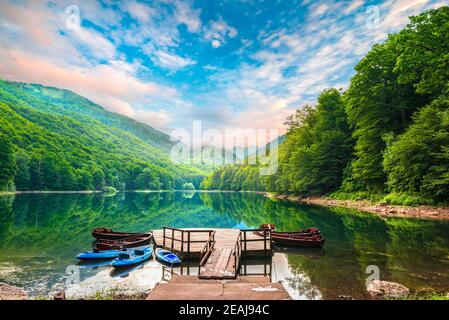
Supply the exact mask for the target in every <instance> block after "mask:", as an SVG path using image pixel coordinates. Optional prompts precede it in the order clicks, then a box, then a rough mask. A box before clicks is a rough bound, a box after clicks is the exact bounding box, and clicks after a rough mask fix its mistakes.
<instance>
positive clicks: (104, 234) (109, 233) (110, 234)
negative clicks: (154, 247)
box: [92, 228, 148, 240]
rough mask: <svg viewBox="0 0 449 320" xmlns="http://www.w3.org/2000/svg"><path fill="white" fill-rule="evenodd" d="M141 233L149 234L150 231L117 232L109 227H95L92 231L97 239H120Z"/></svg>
mask: <svg viewBox="0 0 449 320" xmlns="http://www.w3.org/2000/svg"><path fill="white" fill-rule="evenodd" d="M139 235H148V233H132V232H116V231H113V230H111V229H107V228H95V229H94V230H93V231H92V236H93V237H94V238H95V239H97V240H120V239H125V238H129V237H133V236H139Z"/></svg>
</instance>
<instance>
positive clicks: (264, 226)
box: [256, 224, 321, 237]
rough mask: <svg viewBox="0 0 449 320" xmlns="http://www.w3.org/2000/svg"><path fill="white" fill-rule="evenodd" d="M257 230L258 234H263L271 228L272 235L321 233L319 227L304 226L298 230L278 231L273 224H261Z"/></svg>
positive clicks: (300, 235)
mask: <svg viewBox="0 0 449 320" xmlns="http://www.w3.org/2000/svg"><path fill="white" fill-rule="evenodd" d="M259 229H260V230H259V231H256V234H258V235H259V236H263V231H264V230H271V235H272V236H273V237H274V236H276V235H278V236H298V237H312V236H317V235H321V232H320V229H318V228H306V229H302V230H299V231H290V232H278V231H275V230H276V226H275V225H274V224H262V225H261V226H260V227H259Z"/></svg>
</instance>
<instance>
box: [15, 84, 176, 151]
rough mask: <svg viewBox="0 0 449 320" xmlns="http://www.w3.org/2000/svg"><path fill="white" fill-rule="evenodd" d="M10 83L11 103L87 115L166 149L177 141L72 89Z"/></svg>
mask: <svg viewBox="0 0 449 320" xmlns="http://www.w3.org/2000/svg"><path fill="white" fill-rule="evenodd" d="M8 84H9V86H8V87H9V88H8V90H9V92H10V93H11V94H12V95H13V100H12V101H11V102H13V103H15V104H17V103H26V104H29V105H31V106H33V107H34V108H36V109H37V110H40V111H44V112H49V113H52V114H59V115H63V116H69V117H71V118H73V119H77V120H80V121H84V119H85V117H84V116H88V117H90V118H92V119H95V120H98V121H100V122H101V123H103V124H105V125H107V126H110V127H113V128H116V129H121V130H124V131H127V132H130V133H132V134H133V135H135V136H136V137H138V138H140V139H141V140H143V141H144V142H145V143H147V144H150V145H152V146H153V147H156V148H158V149H161V150H164V151H166V152H168V151H170V149H171V148H172V147H173V146H174V144H175V143H176V142H173V141H170V136H169V135H168V134H165V133H163V132H161V131H158V130H156V129H154V128H152V127H150V126H149V125H146V124H143V123H141V122H138V121H136V120H133V119H131V118H128V117H126V116H124V115H121V114H117V113H112V112H109V111H107V110H105V109H104V108H103V107H101V106H99V105H97V104H95V103H94V102H92V101H90V100H88V99H86V98H84V97H82V96H80V95H78V94H76V93H74V92H72V91H70V90H64V89H58V88H54V87H46V86H43V85H40V84H30V83H22V82H8ZM23 93H26V94H23ZM37 100H38V101H37ZM39 102H43V103H39ZM55 107H58V108H55Z"/></svg>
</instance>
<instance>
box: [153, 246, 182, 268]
mask: <svg viewBox="0 0 449 320" xmlns="http://www.w3.org/2000/svg"><path fill="white" fill-rule="evenodd" d="M154 252H155V255H156V259H157V260H159V261H160V262H162V263H166V264H169V265H176V264H180V263H181V259H179V257H178V256H177V255H175V254H174V253H172V252H170V251H167V250H164V249H160V248H157V249H156V250H155V251H154Z"/></svg>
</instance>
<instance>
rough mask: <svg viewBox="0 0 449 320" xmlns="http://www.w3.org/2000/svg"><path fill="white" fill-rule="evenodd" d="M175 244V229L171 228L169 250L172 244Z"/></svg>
mask: <svg viewBox="0 0 449 320" xmlns="http://www.w3.org/2000/svg"><path fill="white" fill-rule="evenodd" d="M174 244H175V229H173V228H172V229H171V247H170V248H171V251H173V246H174Z"/></svg>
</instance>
